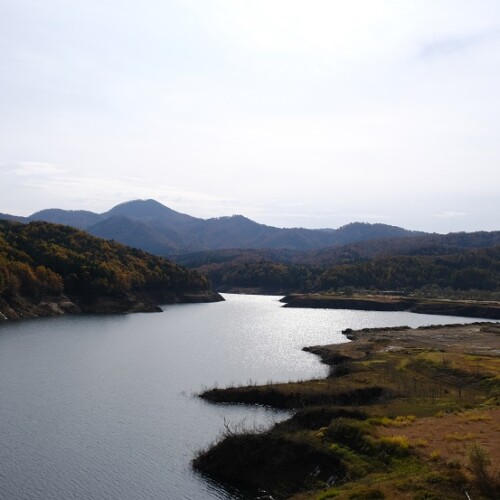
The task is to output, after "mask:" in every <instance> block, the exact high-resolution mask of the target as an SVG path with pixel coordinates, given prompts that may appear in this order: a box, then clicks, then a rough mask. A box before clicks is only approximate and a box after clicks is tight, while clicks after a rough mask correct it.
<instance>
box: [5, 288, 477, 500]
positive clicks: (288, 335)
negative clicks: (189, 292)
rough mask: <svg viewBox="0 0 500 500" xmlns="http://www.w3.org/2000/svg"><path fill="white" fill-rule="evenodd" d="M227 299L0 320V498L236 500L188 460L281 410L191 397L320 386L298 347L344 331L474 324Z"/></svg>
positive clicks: (316, 368)
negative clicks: (147, 310)
mask: <svg viewBox="0 0 500 500" xmlns="http://www.w3.org/2000/svg"><path fill="white" fill-rule="evenodd" d="M225 298H226V299H227V301H226V302H220V303H215V304H186V305H174V306H166V307H165V308H164V312H163V313H161V314H133V315H126V316H122V315H117V316H75V317H69V316H68V317H59V318H47V319H40V320H29V321H20V322H4V323H2V324H0V498H2V499H8V500H14V499H16V500H17V499H23V500H24V499H26V500H28V499H29V500H31V499H37V500H38V499H44V500H45V499H53V500H59V499H60V500H68V499H73V498H74V499H83V498H84V499H96V500H98V499H99V500H104V499H110V500H128V499H130V500H137V499H172V500H182V499H189V500H197V499H200V500H201V499H229V498H239V497H240V495H239V494H238V492H235V491H228V490H226V489H224V488H222V487H221V486H219V485H217V484H212V483H210V482H208V481H207V480H205V479H204V478H203V477H201V476H199V475H197V474H195V473H193V472H192V471H191V468H190V460H191V458H192V457H193V455H194V453H195V452H196V450H198V449H200V448H202V447H204V446H207V445H208V444H209V443H210V442H212V441H213V440H214V439H216V438H217V436H218V434H219V433H220V430H221V429H222V428H223V424H224V422H225V421H227V422H232V423H240V422H245V424H246V425H247V426H250V427H251V426H253V425H254V424H256V425H270V424H271V423H272V422H273V421H275V420H279V419H281V418H284V417H286V416H287V415H288V413H286V412H277V411H273V410H270V409H266V408H259V407H257V408H249V407H244V406H224V405H211V404H208V403H205V402H203V401H201V400H199V399H198V398H196V397H194V396H193V394H194V393H196V392H199V391H200V390H201V389H202V388H203V387H211V386H214V385H218V386H226V385H228V384H247V383H253V382H260V383H265V382H267V381H270V380H273V381H286V380H290V379H295V380H296V379H301V378H310V377H315V376H322V375H324V374H325V373H326V368H325V367H324V366H323V365H321V363H320V362H319V360H318V358H317V357H315V356H313V355H311V354H309V353H305V352H303V351H301V348H302V347H303V346H306V345H315V344H326V343H334V342H345V340H346V339H345V338H344V337H343V336H342V335H341V333H340V332H341V330H343V329H345V328H353V329H357V328H364V327H370V326H397V325H409V326H419V325H426V324H445V323H453V322H459V323H464V322H473V321H477V320H475V319H470V320H467V319H464V318H453V317H449V316H427V315H417V314H411V313H399V312H367V311H346V310H338V311H334V310H324V309H292V308H286V309H285V308H282V307H281V304H280V303H279V301H278V298H277V297H267V296H239V295H225Z"/></svg>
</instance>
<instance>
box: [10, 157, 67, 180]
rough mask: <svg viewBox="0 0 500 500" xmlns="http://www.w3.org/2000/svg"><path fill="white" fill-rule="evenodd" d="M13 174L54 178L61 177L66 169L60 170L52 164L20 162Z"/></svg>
mask: <svg viewBox="0 0 500 500" xmlns="http://www.w3.org/2000/svg"><path fill="white" fill-rule="evenodd" d="M11 172H12V173H13V174H15V175H19V176H37V177H38V176H54V175H60V174H63V173H64V172H65V169H63V168H60V167H58V166H56V165H53V164H52V163H41V162H32V161H26V162H20V163H18V164H17V165H16V166H15V167H14V168H12V169H11Z"/></svg>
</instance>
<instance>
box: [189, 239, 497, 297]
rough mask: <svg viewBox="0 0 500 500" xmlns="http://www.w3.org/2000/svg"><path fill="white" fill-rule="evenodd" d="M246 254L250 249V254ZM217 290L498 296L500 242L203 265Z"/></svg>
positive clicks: (201, 269) (203, 269) (203, 270)
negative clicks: (334, 258)
mask: <svg viewBox="0 0 500 500" xmlns="http://www.w3.org/2000/svg"><path fill="white" fill-rule="evenodd" d="M250 255H251V254H250ZM197 269H198V270H200V271H201V272H205V273H206V274H207V275H208V276H209V278H210V280H211V281H212V283H213V285H214V286H215V287H216V289H218V290H221V291H232V290H239V289H249V290H255V291H261V292H262V291H263V292H269V293H278V292H281V293H288V292H319V291H324V290H335V291H339V290H342V289H347V288H356V289H364V290H374V291H375V290H379V291H380V290H398V291H403V292H408V293H410V292H414V291H417V290H420V289H422V288H429V287H434V288H436V287H437V288H441V289H443V290H444V289H447V291H446V293H448V294H450V293H452V292H459V291H460V292H463V291H471V290H478V291H482V292H487V293H489V294H491V293H493V292H494V293H495V294H496V295H499V296H500V245H499V246H495V247H491V248H483V249H475V250H466V251H462V252H460V253H456V254H451V255H437V256H436V255H397V256H390V257H377V258H374V259H369V260H365V261H362V262H359V263H355V264H353V263H350V264H336V265H333V266H322V265H310V264H295V263H290V262H289V263H283V262H272V261H269V260H265V259H260V260H258V259H257V260H247V261H246V262H243V261H239V262H237V261H230V262H226V263H215V262H212V263H211V264H205V265H203V266H200V267H198V268H197Z"/></svg>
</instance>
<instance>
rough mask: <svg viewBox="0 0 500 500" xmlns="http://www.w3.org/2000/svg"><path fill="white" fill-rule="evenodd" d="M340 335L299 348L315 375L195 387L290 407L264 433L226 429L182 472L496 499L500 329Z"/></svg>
mask: <svg viewBox="0 0 500 500" xmlns="http://www.w3.org/2000/svg"><path fill="white" fill-rule="evenodd" d="M346 333H347V334H348V335H349V337H350V338H351V339H353V342H350V343H346V344H342V345H332V346H316V347H311V348H307V350H308V351H310V352H312V353H315V354H317V355H319V356H321V358H322V360H323V362H325V363H327V364H328V365H329V366H330V374H329V376H328V377H327V378H325V379H319V380H310V381H303V382H293V383H285V384H267V385H264V386H252V387H238V388H235V387H233V388H228V389H213V390H209V391H206V392H205V393H203V394H202V395H201V397H203V398H205V399H207V400H209V401H213V402H219V403H222V402H225V403H247V404H265V405H269V406H274V407H278V408H296V409H297V412H296V413H295V415H294V416H293V417H292V418H291V419H289V420H287V421H285V422H282V423H279V424H277V425H275V426H274V427H273V428H272V429H270V430H268V431H265V432H254V431H242V430H241V429H240V430H238V429H234V428H231V426H229V425H228V426H227V429H226V434H225V437H224V438H223V439H221V440H220V441H219V442H218V443H216V444H215V445H214V446H212V447H211V448H209V449H208V450H206V451H204V452H202V453H200V454H199V456H198V457H197V458H196V459H195V460H194V467H195V468H196V469H198V470H200V471H202V472H204V473H206V474H209V475H210V476H211V477H213V478H216V479H218V480H220V481H225V482H230V483H232V484H235V485H239V486H241V487H245V488H249V489H251V490H252V489H255V490H257V489H258V488H261V489H264V490H266V491H267V492H269V494H271V495H273V497H274V498H290V497H292V498H296V499H305V498H308V499H309V498H316V499H324V498H338V499H347V498H349V499H375V498H398V499H399V498H402V499H406V498H408V499H426V498H427V499H429V498H435V499H438V498H443V499H444V498H446V499H455V498H456V499H459V498H460V499H463V498H466V495H465V493H464V492H465V491H466V492H467V493H468V494H469V495H470V497H471V498H474V499H477V498H499V495H500V489H499V487H500V483H499V478H498V474H499V472H500V466H499V463H500V424H498V422H500V406H499V403H500V327H499V326H498V325H496V324H490V323H477V324H474V325H455V326H446V327H442V326H439V327H426V328H418V329H410V328H405V327H403V328H392V329H366V330H362V331H347V332H346Z"/></svg>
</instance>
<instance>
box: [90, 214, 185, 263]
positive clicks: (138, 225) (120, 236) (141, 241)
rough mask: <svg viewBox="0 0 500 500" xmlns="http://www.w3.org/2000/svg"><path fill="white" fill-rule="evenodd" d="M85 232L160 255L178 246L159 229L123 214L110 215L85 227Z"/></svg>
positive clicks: (171, 251) (172, 251)
mask: <svg viewBox="0 0 500 500" xmlns="http://www.w3.org/2000/svg"><path fill="white" fill-rule="evenodd" d="M87 232H88V233H90V234H92V235H93V236H98V237H100V238H105V239H110V236H112V238H111V239H113V240H115V241H119V242H120V243H123V244H124V245H128V246H131V247H134V248H141V249H142V250H144V251H146V252H149V253H152V254H155V255H161V254H166V253H174V252H177V251H178V250H179V247H178V246H177V245H176V244H175V243H174V242H172V241H171V240H169V239H168V237H166V236H165V235H164V234H162V233H161V232H160V231H158V230H156V229H154V228H153V227H151V226H149V225H147V224H144V223H143V222H140V221H139V220H136V219H131V218H129V217H126V216H125V215H112V216H111V217H108V218H107V219H104V220H102V221H100V222H98V223H97V224H93V225H92V226H90V227H88V228H87Z"/></svg>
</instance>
